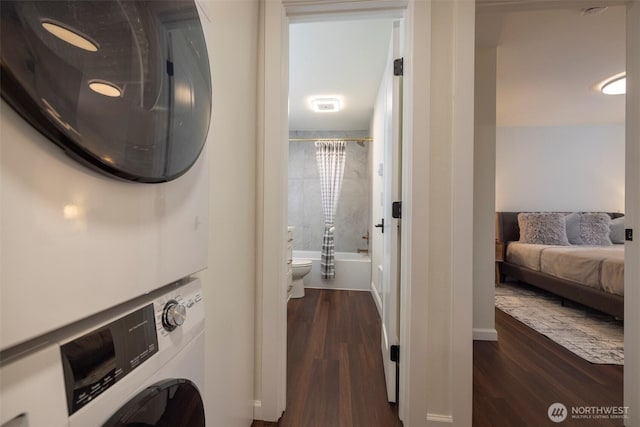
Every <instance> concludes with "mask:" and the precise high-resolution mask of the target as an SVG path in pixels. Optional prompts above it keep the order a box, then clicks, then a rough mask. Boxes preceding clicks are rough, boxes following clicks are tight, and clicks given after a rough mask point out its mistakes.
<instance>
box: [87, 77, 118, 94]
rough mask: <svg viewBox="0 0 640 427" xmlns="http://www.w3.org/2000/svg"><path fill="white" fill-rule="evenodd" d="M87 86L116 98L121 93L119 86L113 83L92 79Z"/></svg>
mask: <svg viewBox="0 0 640 427" xmlns="http://www.w3.org/2000/svg"><path fill="white" fill-rule="evenodd" d="M89 88H91V90H92V91H94V92H96V93H99V94H100V95H104V96H109V97H111V98H117V97H119V96H120V95H122V91H121V90H120V88H119V87H118V86H116V85H114V84H113V83H109V82H103V81H98V80H93V81H91V82H89Z"/></svg>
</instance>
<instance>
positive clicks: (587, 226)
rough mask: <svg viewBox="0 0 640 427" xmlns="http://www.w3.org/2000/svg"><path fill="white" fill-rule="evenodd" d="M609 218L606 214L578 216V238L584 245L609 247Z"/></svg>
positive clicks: (594, 213)
mask: <svg viewBox="0 0 640 427" xmlns="http://www.w3.org/2000/svg"><path fill="white" fill-rule="evenodd" d="M610 225H611V217H610V216H609V215H608V214H606V213H596V212H593V213H583V214H581V215H580V238H581V239H582V242H583V244H584V245H593V246H611V245H612V243H611V238H610V237H609V234H610V233H611V229H610Z"/></svg>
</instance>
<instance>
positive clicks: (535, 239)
mask: <svg viewBox="0 0 640 427" xmlns="http://www.w3.org/2000/svg"><path fill="white" fill-rule="evenodd" d="M518 226H519V227H520V241H521V242H523V243H534V244H539V245H560V246H568V245H569V240H568V239H567V231H566V225H565V220H564V215H563V214H561V213H552V212H540V213H524V212H523V213H519V214H518Z"/></svg>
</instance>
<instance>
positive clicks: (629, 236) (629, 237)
mask: <svg viewBox="0 0 640 427" xmlns="http://www.w3.org/2000/svg"><path fill="white" fill-rule="evenodd" d="M624 240H626V241H627V242H633V228H626V229H625V230H624Z"/></svg>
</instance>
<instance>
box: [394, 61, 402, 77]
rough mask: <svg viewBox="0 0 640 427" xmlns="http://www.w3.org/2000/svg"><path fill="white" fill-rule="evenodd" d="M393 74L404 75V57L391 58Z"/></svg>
mask: <svg viewBox="0 0 640 427" xmlns="http://www.w3.org/2000/svg"><path fill="white" fill-rule="evenodd" d="M393 75H394V76H403V75H404V58H398V59H394V60H393Z"/></svg>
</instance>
